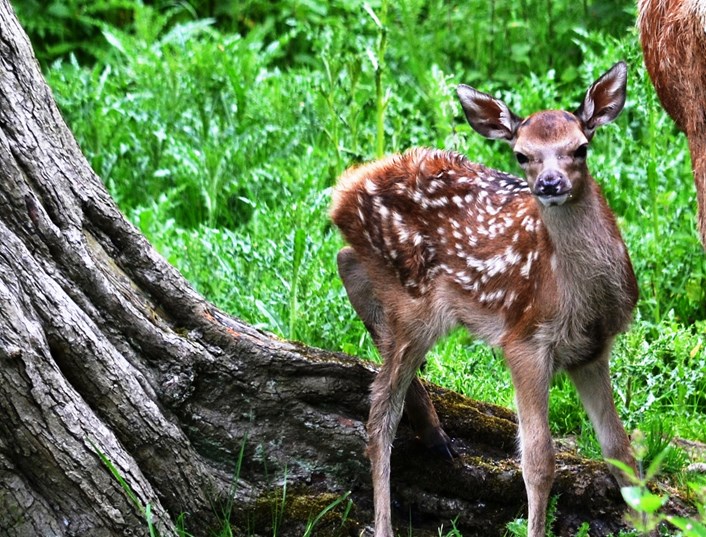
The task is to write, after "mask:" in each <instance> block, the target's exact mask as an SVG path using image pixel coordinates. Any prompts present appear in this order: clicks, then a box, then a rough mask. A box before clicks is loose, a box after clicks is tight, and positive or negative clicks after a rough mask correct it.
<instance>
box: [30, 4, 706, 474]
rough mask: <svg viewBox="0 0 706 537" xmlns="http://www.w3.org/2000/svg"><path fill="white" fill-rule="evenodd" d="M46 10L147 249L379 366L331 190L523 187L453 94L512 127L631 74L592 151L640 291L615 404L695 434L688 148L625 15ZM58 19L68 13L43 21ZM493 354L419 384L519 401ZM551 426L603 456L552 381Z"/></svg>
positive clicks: (304, 333)
mask: <svg viewBox="0 0 706 537" xmlns="http://www.w3.org/2000/svg"><path fill="white" fill-rule="evenodd" d="M49 4H50V6H49V8H48V11H46V12H44V11H42V10H34V11H32V9H31V8H32V6H33V5H34V4H33V3H32V2H22V3H20V2H17V3H16V7H17V8H18V9H19V12H20V15H21V16H22V17H23V18H22V21H23V23H24V25H25V27H26V28H28V29H29V30H30V34H31V37H32V38H33V42H34V45H35V47H36V50H37V53H38V55H39V57H40V59H41V61H42V64H43V65H44V68H45V73H46V76H47V78H48V81H49V83H50V85H51V87H52V88H53V90H54V94H55V97H56V99H57V101H58V103H59V105H60V107H61V110H62V112H63V114H64V116H65V117H66V119H67V121H68V123H69V125H70V127H71V129H72V131H73V132H74V133H75V135H76V136H77V138H78V140H79V143H80V144H81V147H82V149H83V151H84V153H85V154H86V155H87V157H88V158H89V160H90V162H91V164H92V165H93V167H94V169H95V170H96V172H97V173H98V174H99V175H100V176H101V177H102V178H103V179H104V181H105V183H106V185H107V187H108V189H109V190H110V192H111V194H112V195H113V197H114V198H115V199H116V200H117V202H118V203H119V205H120V207H121V208H122V210H123V211H124V212H125V213H126V214H127V215H128V217H129V218H130V219H131V220H132V221H133V222H134V223H135V224H136V225H138V226H139V227H140V229H141V230H142V231H143V232H144V233H145V234H146V236H147V237H148V238H149V240H150V241H151V242H152V244H153V245H155V247H156V248H157V249H158V250H159V251H160V252H161V253H162V254H163V255H164V256H165V257H166V258H167V259H168V260H169V261H170V262H171V263H172V264H174V265H175V266H177V267H178V268H179V270H180V271H181V272H182V273H183V274H184V275H185V276H186V277H187V278H188V279H189V280H190V281H191V282H192V283H193V285H194V286H195V287H196V288H197V290H198V291H200V292H201V293H202V294H204V295H205V296H206V297H207V298H208V299H210V300H212V301H213V302H215V303H216V304H218V305H219V306H221V307H222V308H224V309H225V310H227V311H229V312H231V313H233V314H235V315H237V316H239V317H241V318H243V319H245V320H247V321H248V322H250V323H252V324H254V325H256V326H259V327H263V328H266V329H268V330H270V331H272V332H275V333H276V334H278V335H280V336H282V337H285V338H292V339H297V340H300V341H302V342H305V343H307V344H310V345H315V346H319V347H324V348H328V349H332V350H342V351H345V352H348V353H351V354H357V355H360V356H363V357H365V358H369V359H374V360H375V359H377V355H376V351H375V350H374V348H373V346H372V342H371V341H370V338H369V336H368V335H367V334H366V333H365V330H364V328H363V326H362V323H360V321H359V320H358V319H356V317H355V315H354V313H353V311H352V309H351V307H350V306H349V304H348V302H347V298H346V296H345V292H344V290H343V288H342V285H341V283H340V281H339V280H338V277H337V276H336V269H335V255H336V252H337V251H338V249H339V248H340V247H341V246H342V241H341V239H340V237H339V235H338V233H337V232H336V230H335V229H333V228H332V226H331V224H330V223H329V221H328V217H327V211H328V205H329V193H330V187H331V186H332V185H333V184H334V182H335V180H336V178H337V176H338V175H339V174H340V173H341V172H342V171H343V170H344V169H345V168H346V167H347V166H348V165H350V164H354V163H356V162H360V161H363V160H368V159H372V158H374V157H375V156H376V155H377V154H380V153H381V152H384V153H389V152H393V151H399V150H403V149H405V148H408V147H410V146H414V145H428V146H433V147H442V148H451V149H458V150H461V151H463V152H464V153H466V154H468V155H470V156H471V158H472V159H474V160H477V161H479V162H483V163H485V164H487V165H490V166H494V167H497V168H499V169H503V170H507V171H510V172H513V173H519V169H518V168H517V166H516V165H515V164H514V159H513V158H512V155H511V152H510V151H509V148H507V147H505V146H501V145H500V144H493V143H490V142H487V141H485V140H483V139H481V137H480V136H478V135H476V134H475V133H472V132H471V130H470V127H468V126H467V125H466V124H465V121H464V120H463V117H462V113H461V110H460V107H459V106H458V104H457V102H456V99H455V96H454V91H453V88H454V86H455V85H456V84H458V83H460V82H464V83H468V84H472V85H475V86H477V87H479V88H480V89H482V90H484V91H487V92H491V93H494V94H495V95H498V96H500V97H502V98H503V99H504V100H505V101H506V102H507V103H508V104H509V105H510V106H511V107H512V108H513V109H514V110H515V111H517V112H519V113H522V114H526V113H529V112H531V111H534V110H537V109H539V108H559V107H561V108H572V107H575V106H576V105H577V104H578V102H579V99H580V98H581V96H582V91H584V90H585V88H586V87H587V85H588V84H589V83H590V82H591V81H592V80H594V79H595V78H596V76H597V75H599V74H600V73H602V72H604V71H605V70H606V69H607V68H608V67H610V65H612V64H613V63H614V62H615V61H617V60H618V59H625V60H626V61H627V62H628V64H629V86H628V101H627V104H626V107H625V110H624V112H623V113H622V115H621V116H620V118H619V119H618V120H617V122H616V123H615V124H612V125H609V126H606V127H604V128H603V129H602V130H601V132H600V133H599V134H598V135H597V137H596V139H595V141H594V142H593V146H592V152H591V154H590V156H589V164H590V167H591V169H592V171H593V172H594V175H595V176H596V179H597V180H598V181H599V182H600V183H601V185H602V187H603V190H604V192H605V195H606V196H607V198H608V200H609V203H610V205H611V206H612V208H613V209H614V211H615V213H616V215H617V217H618V221H619V225H620V227H621V229H622V232H623V235H624V237H625V240H626V242H627V245H628V249H629V251H630V253H631V256H632V260H633V263H634V265H635V270H636V273H637V275H638V279H639V285H640V293H641V299H640V303H639V305H638V309H637V312H636V315H635V322H634V323H633V327H632V329H631V331H630V332H629V333H628V334H626V335H624V336H622V337H620V338H619V339H618V342H617V345H616V347H615V350H614V357H613V378H614V386H615V392H616V399H617V405H618V408H619V412H620V413H621V416H622V418H623V419H624V421H625V423H626V425H627V426H628V428H630V429H632V428H641V429H643V430H645V431H647V434H648V437H652V438H653V441H654V444H655V446H657V445H660V443H663V442H664V438H665V437H667V436H670V435H674V436H679V437H685V438H689V439H693V440H699V441H702V442H703V441H706V430H705V429H704V427H703V423H704V419H705V417H706V416H705V414H706V256H704V255H703V252H702V250H701V246H700V245H699V242H698V239H697V236H696V232H695V193H694V187H693V184H692V179H691V172H690V161H689V156H688V151H687V146H686V141H685V138H684V137H683V135H681V134H679V133H678V132H677V131H676V129H675V127H674V125H673V123H672V121H671V120H670V119H669V118H668V117H667V116H666V114H665V113H664V111H663V110H662V109H661V107H660V106H659V103H658V101H657V98H656V96H655V94H654V90H653V88H652V86H651V84H650V82H649V80H648V78H647V75H646V73H645V71H644V68H643V65H642V58H641V53H640V50H639V47H638V40H637V35H636V32H635V30H634V16H635V13H634V3H633V2H627V1H621V2H618V1H595V2H583V3H576V2H568V1H566V0H556V1H554V2H544V1H539V0H525V1H523V2H510V1H509V0H493V1H491V2H490V3H488V2H485V1H483V2H481V1H479V0H475V1H469V2H464V3H463V4H462V5H458V6H455V5H454V6H452V5H450V4H449V3H448V2H443V1H441V0H407V1H405V2H401V3H389V2H387V1H386V0H379V1H371V2H370V3H369V4H365V3H363V2H361V1H358V0H334V1H332V2H328V3H319V2H310V1H303V0H302V1H296V0H289V1H283V2H279V3H277V6H276V7H273V5H271V4H270V3H267V2H260V1H258V0H253V1H252V2H247V3H244V4H242V5H241V4H238V3H231V2H226V3H223V5H224V6H226V7H223V8H222V9H220V8H219V9H216V10H215V11H213V10H211V11H209V7H208V6H209V5H210V4H209V3H207V2H193V3H192V4H188V5H187V4H179V5H176V4H175V3H171V4H170V5H169V6H167V5H166V4H165V5H164V6H162V5H161V4H159V3H155V5H154V6H145V5H144V4H142V3H141V2H137V1H127V0H121V1H120V2H118V1H117V0H115V1H108V0H106V2H104V3H101V4H99V5H98V4H96V5H94V6H93V7H92V8H91V9H92V10H93V11H90V13H89V12H86V11H85V10H86V9H88V8H86V5H88V4H87V3H86V2H81V1H79V0H71V1H66V2H59V1H58V0H57V1H55V2H50V3H49ZM397 4H399V5H397ZM60 5H63V6H64V7H67V6H68V7H67V9H69V8H70V9H69V11H68V12H67V13H69V14H71V13H78V14H79V15H81V17H79V16H75V17H70V16H68V15H67V18H66V19H65V20H64V19H61V18H58V19H57V18H56V17H54V18H51V17H49V16H48V15H47V13H50V12H51V10H52V9H54V10H57V9H59V6H60ZM175 5H176V7H175ZM82 6H83V7H82ZM96 6H98V7H96ZM180 6H181V7H180ZM189 6H190V7H189ZM82 9H83V11H81V10H82ZM213 9H215V8H213ZM71 10H74V11H71ZM101 10H102V11H101ZM606 14H610V17H607V16H605V15H606ZM62 21H63V22H62ZM548 21H549V22H548ZM42 43H43V46H42ZM495 354H496V353H494V352H493V351H492V350H491V349H489V348H487V347H485V346H483V345H481V344H479V343H478V342H476V341H474V340H472V339H471V338H470V337H469V336H468V335H467V334H465V333H463V332H460V331H459V332H455V333H454V334H452V335H451V336H450V337H449V338H448V339H446V340H444V341H442V342H440V343H439V344H438V345H437V346H436V347H435V348H434V349H433V350H432V352H431V353H430V356H429V365H428V367H427V369H426V371H425V375H426V377H427V378H429V379H430V380H432V381H433V382H437V383H440V384H442V385H444V386H447V387H450V388H453V389H455V390H458V391H460V392H462V393H464V394H466V395H469V396H471V397H475V398H479V399H482V400H485V401H490V402H495V403H498V404H502V405H506V406H511V405H512V401H513V392H512V386H511V383H510V379H509V374H508V372H507V370H506V369H505V367H504V365H503V363H502V359H501V358H500V357H499V356H496V355H495ZM550 415H551V423H552V428H553V429H554V433H555V434H558V435H574V436H576V437H577V440H578V445H579V447H580V449H581V450H582V451H583V452H584V453H586V454H588V455H593V456H597V454H598V449H597V446H596V444H595V440H594V439H593V435H592V433H591V429H590V425H589V424H588V422H587V420H586V418H585V415H584V413H583V411H582V409H581V406H580V403H579V402H578V398H577V397H576V395H575V392H574V390H573V387H572V386H571V384H570V382H568V381H567V380H566V379H565V378H563V377H558V378H557V379H556V381H555V383H554V385H553V387H552V394H551V407H550ZM657 423H661V424H663V426H662V428H661V429H659V428H657V427H656V426H655V424H657ZM650 431H652V432H650ZM683 462H684V461H682V462H679V461H678V460H677V462H675V464H674V466H675V468H678V467H679V466H680V465H682V464H683Z"/></svg>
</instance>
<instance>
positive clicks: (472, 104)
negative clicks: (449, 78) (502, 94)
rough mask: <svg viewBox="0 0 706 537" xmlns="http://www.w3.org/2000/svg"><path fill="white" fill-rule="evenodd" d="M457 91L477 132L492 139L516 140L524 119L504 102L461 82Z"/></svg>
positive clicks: (470, 122)
mask: <svg viewBox="0 0 706 537" xmlns="http://www.w3.org/2000/svg"><path fill="white" fill-rule="evenodd" d="M456 93H457V94H458V98H459V99H460V100H461V106H462V107H463V112H464V113H465V114H466V119H467V120H468V123H469V124H470V125H471V127H473V129H474V130H475V131H476V132H478V133H479V134H481V135H483V136H485V137H486V138H490V139H492V140H507V141H508V142H512V141H513V140H514V138H515V132H516V131H517V126H518V125H519V124H520V122H521V121H522V119H521V118H519V117H517V116H516V115H515V114H513V113H512V111H511V110H510V109H509V108H508V107H507V105H506V104H505V103H504V102H502V101H501V100H499V99H495V98H494V97H491V96H490V95H488V94H487V93H483V92H481V91H478V90H476V89H474V88H472V87H470V86H466V85H465V84H459V85H458V87H457V88H456Z"/></svg>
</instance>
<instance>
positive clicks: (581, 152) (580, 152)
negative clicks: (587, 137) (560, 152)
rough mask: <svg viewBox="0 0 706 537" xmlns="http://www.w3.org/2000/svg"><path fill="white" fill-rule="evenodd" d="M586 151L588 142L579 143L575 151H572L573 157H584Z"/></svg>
mask: <svg viewBox="0 0 706 537" xmlns="http://www.w3.org/2000/svg"><path fill="white" fill-rule="evenodd" d="M587 153H588V144H583V145H580V146H579V147H578V148H577V149H576V151H574V158H580V159H584V158H586V154H587Z"/></svg>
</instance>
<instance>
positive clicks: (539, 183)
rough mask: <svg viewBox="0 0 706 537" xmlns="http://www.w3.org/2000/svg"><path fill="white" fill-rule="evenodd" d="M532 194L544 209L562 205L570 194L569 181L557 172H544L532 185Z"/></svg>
mask: <svg viewBox="0 0 706 537" xmlns="http://www.w3.org/2000/svg"><path fill="white" fill-rule="evenodd" d="M533 193H534V195H535V196H537V199H538V200H539V201H540V203H541V204H542V205H544V206H545V207H550V206H552V205H562V204H563V203H564V202H565V201H566V200H567V199H569V196H570V194H571V183H570V182H569V179H568V178H567V177H566V175H564V174H563V173H561V172H560V171H558V170H545V171H543V172H542V173H540V174H539V176H538V177H537V180H536V181H535V183H534V188H533Z"/></svg>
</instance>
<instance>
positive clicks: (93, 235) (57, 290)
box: [0, 0, 623, 537]
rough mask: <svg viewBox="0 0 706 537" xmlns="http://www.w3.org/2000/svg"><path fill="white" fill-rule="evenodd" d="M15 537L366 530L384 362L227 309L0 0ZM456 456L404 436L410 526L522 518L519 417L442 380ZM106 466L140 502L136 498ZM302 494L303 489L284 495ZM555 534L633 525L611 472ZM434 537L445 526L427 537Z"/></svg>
mask: <svg viewBox="0 0 706 537" xmlns="http://www.w3.org/2000/svg"><path fill="white" fill-rule="evenodd" d="M0 63H1V66H0V411H1V415H0V418H1V419H0V534H2V535H7V536H33V537H34V536H44V535H46V536H62V535H90V536H102V535H106V536H107V535H144V534H146V532H147V529H146V528H147V526H146V523H145V520H144V517H143V514H142V513H141V511H140V508H138V506H137V503H139V504H141V505H142V506H145V505H147V504H149V506H150V509H151V513H152V515H153V517H154V519H155V521H156V525H157V527H158V529H159V531H160V532H161V533H162V535H170V534H173V533H175V531H176V526H177V522H176V521H177V519H178V518H179V515H180V514H181V513H184V514H185V520H186V527H187V529H188V531H189V532H191V533H192V534H193V535H196V536H200V535H207V534H208V532H209V531H210V530H213V529H217V526H218V524H219V520H223V519H224V518H228V513H230V518H231V520H232V523H233V526H234V527H236V528H238V529H239V531H242V533H243V534H254V535H265V534H268V535H272V534H273V532H274V531H277V534H278V535H285V536H289V535H292V536H300V535H302V534H303V533H304V527H305V525H306V523H307V520H309V519H312V518H313V517H315V516H316V515H317V514H318V513H320V512H322V511H323V510H324V509H325V508H326V507H327V506H329V505H330V504H332V503H333V502H334V501H335V500H336V499H337V498H340V497H341V495H343V494H344V493H346V492H347V491H351V495H350V499H351V500H352V508H351V509H350V510H349V511H347V509H346V505H347V502H348V500H345V501H342V502H340V503H339V504H338V506H337V507H336V509H333V510H331V511H330V512H329V513H328V514H326V516H324V517H322V519H321V521H320V522H319V524H318V525H317V527H316V529H315V530H314V532H313V534H314V535H339V534H340V535H357V534H358V533H360V531H361V530H362V529H364V527H365V525H366V524H367V523H369V521H370V520H371V518H372V516H371V508H372V501H371V500H372V498H371V486H370V478H369V475H368V472H369V468H368V461H367V459H366V458H365V455H364V444H365V429H364V421H365V418H366V415H367V410H368V408H367V406H368V403H367V393H368V386H369V384H370V382H371V379H372V377H373V375H374V374H375V372H376V367H375V366H374V365H372V364H370V363H367V362H363V361H360V360H358V359H355V358H351V357H348V356H344V355H340V354H335V353H330V352H325V351H321V350H317V349H311V348H306V347H303V346H300V345H297V344H293V343H289V342H285V341H281V340H279V339H277V338H275V337H273V336H271V335H269V334H265V333H263V332H260V331H258V330H255V329H253V328H251V327H249V326H247V325H245V324H243V323H242V322H240V321H239V320H237V319H234V318H232V317H229V316H227V315H225V314H224V313H222V312H220V311H218V310H217V309H216V308H215V307H213V306H212V305H211V304H209V303H207V302H206V301H205V300H204V299H203V298H201V297H200V296H199V295H197V294H196V293H195V292H194V291H193V290H192V289H191V287H190V286H189V284H188V283H187V282H186V281H185V280H184V279H183V278H182V277H181V276H180V275H179V274H178V272H177V271H176V270H175V269H174V268H172V267H171V266H170V265H168V264H167V262H166V261H165V260H164V259H163V258H162V257H160V256H159V255H158V254H157V253H156V252H155V251H154V249H153V248H152V247H151V246H150V245H149V244H148V243H147V241H146V240H145V238H144V237H143V236H142V235H141V234H140V233H139V232H138V231H137V230H136V229H135V228H134V227H133V226H132V225H131V224H130V223H129V222H127V221H126V220H125V218H124V217H123V216H122V215H121V214H120V212H119V211H118V209H117V208H116V206H115V204H114V202H113V201H112V200H111V199H110V197H109V196H108V194H107V192H106V190H105V188H104V187H103V184H102V183H101V181H100V179H99V178H98V177H97V176H96V175H95V173H94V172H93V171H92V170H91V168H90V166H89V164H88V163H87V162H86V159H85V158H84V156H83V155H82V154H81V151H80V149H79V147H78V146H77V144H76V142H75V141H74V139H73V137H72V135H71V133H70V132H69V131H68V129H67V127H66V125H65V124H64V121H63V120H62V118H61V115H60V114H59V112H58V110H57V108H56V105H55V103H54V101H53V98H52V95H51V92H50V90H49V89H48V87H47V85H46V84H45V82H44V80H43V78H42V76H41V73H40V71H39V68H38V65H37V62H36V61H35V60H34V57H33V53H32V50H31V47H30V44H29V42H28V40H27V37H26V36H25V34H24V33H23V31H22V30H21V28H20V26H19V24H18V22H17V20H16V18H15V16H14V14H13V12H12V9H11V7H10V5H9V4H8V1H7V0H0ZM430 390H431V393H432V397H433V399H434V401H435V403H436V405H437V409H438V410H439V414H440V416H441V418H442V421H443V422H444V424H445V429H446V431H447V432H448V433H449V434H450V435H452V436H453V437H454V438H455V448H456V450H457V451H458V452H459V453H460V457H459V458H458V459H456V460H454V461H453V462H447V461H443V460H436V459H433V458H431V457H430V456H429V455H428V454H427V453H425V452H424V450H423V449H422V448H421V447H420V446H419V444H418V443H417V442H416V440H415V439H414V437H413V435H412V433H411V432H410V431H409V429H408V428H406V427H405V425H404V424H403V425H402V427H401V428H400V432H399V435H398V441H397V444H396V446H395V450H394V455H393V491H394V498H395V500H394V501H395V506H396V510H397V513H398V515H399V518H398V521H399V528H400V532H402V533H405V532H407V531H408V529H407V528H409V527H411V528H415V533H414V534H415V535H425V534H428V535H437V534H438V527H439V526H440V525H441V524H443V525H444V528H446V529H450V527H451V524H450V521H451V520H456V522H455V524H456V527H457V528H458V529H459V530H461V531H462V532H463V534H464V535H466V536H469V535H476V534H477V535H493V534H496V535H497V534H500V533H501V532H502V527H503V526H504V524H505V523H506V522H508V521H509V520H511V519H513V518H515V517H517V516H520V515H522V514H523V513H524V511H523V510H524V507H523V505H524V501H525V497H524V487H523V483H522V478H521V475H520V471H519V468H518V464H517V458H516V455H515V451H516V447H515V436H516V425H515V418H514V415H513V414H512V413H510V412H509V411H507V410H504V409H502V408H498V407H493V406H490V405H485V404H481V403H476V402H473V401H470V400H467V399H465V398H463V397H461V396H459V395H457V394H454V393H451V392H447V391H444V390H442V389H440V388H436V387H430ZM99 454H102V455H104V457H105V458H106V459H107V460H109V461H110V462H111V463H112V465H113V466H114V468H115V469H116V470H117V472H119V474H120V475H121V476H122V478H123V479H124V480H125V482H126V483H128V484H129V487H130V489H131V490H132V491H133V494H134V497H135V499H136V500H137V501H136V502H135V501H133V500H131V498H130V497H129V496H128V494H127V493H126V491H125V489H124V487H123V486H121V484H120V483H119V481H118V479H117V478H116V477H115V476H114V475H113V473H112V472H111V470H110V469H109V468H108V466H107V465H106V464H105V463H104V462H103V461H102V458H101V457H100V456H99ZM285 484H286V487H285ZM555 492H556V493H559V494H560V499H559V512H558V522H557V531H561V532H563V533H566V532H568V531H569V530H570V529H571V528H575V527H577V526H578V525H579V524H580V523H581V522H582V521H584V520H588V521H589V522H591V523H592V527H593V528H594V530H595V531H596V532H597V533H603V532H604V531H607V530H615V529H617V528H619V527H621V515H622V511H623V504H622V501H621V500H620V499H619V492H618V490H617V488H616V486H615V485H614V483H613V481H612V479H611V478H610V477H609V473H608V471H607V469H606V466H605V465H604V464H602V463H597V462H590V461H585V460H579V459H578V458H576V457H575V456H573V455H571V454H570V453H561V454H560V456H559V463H558V476H557V480H556V485H555ZM425 531H426V532H428V533H425Z"/></svg>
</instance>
